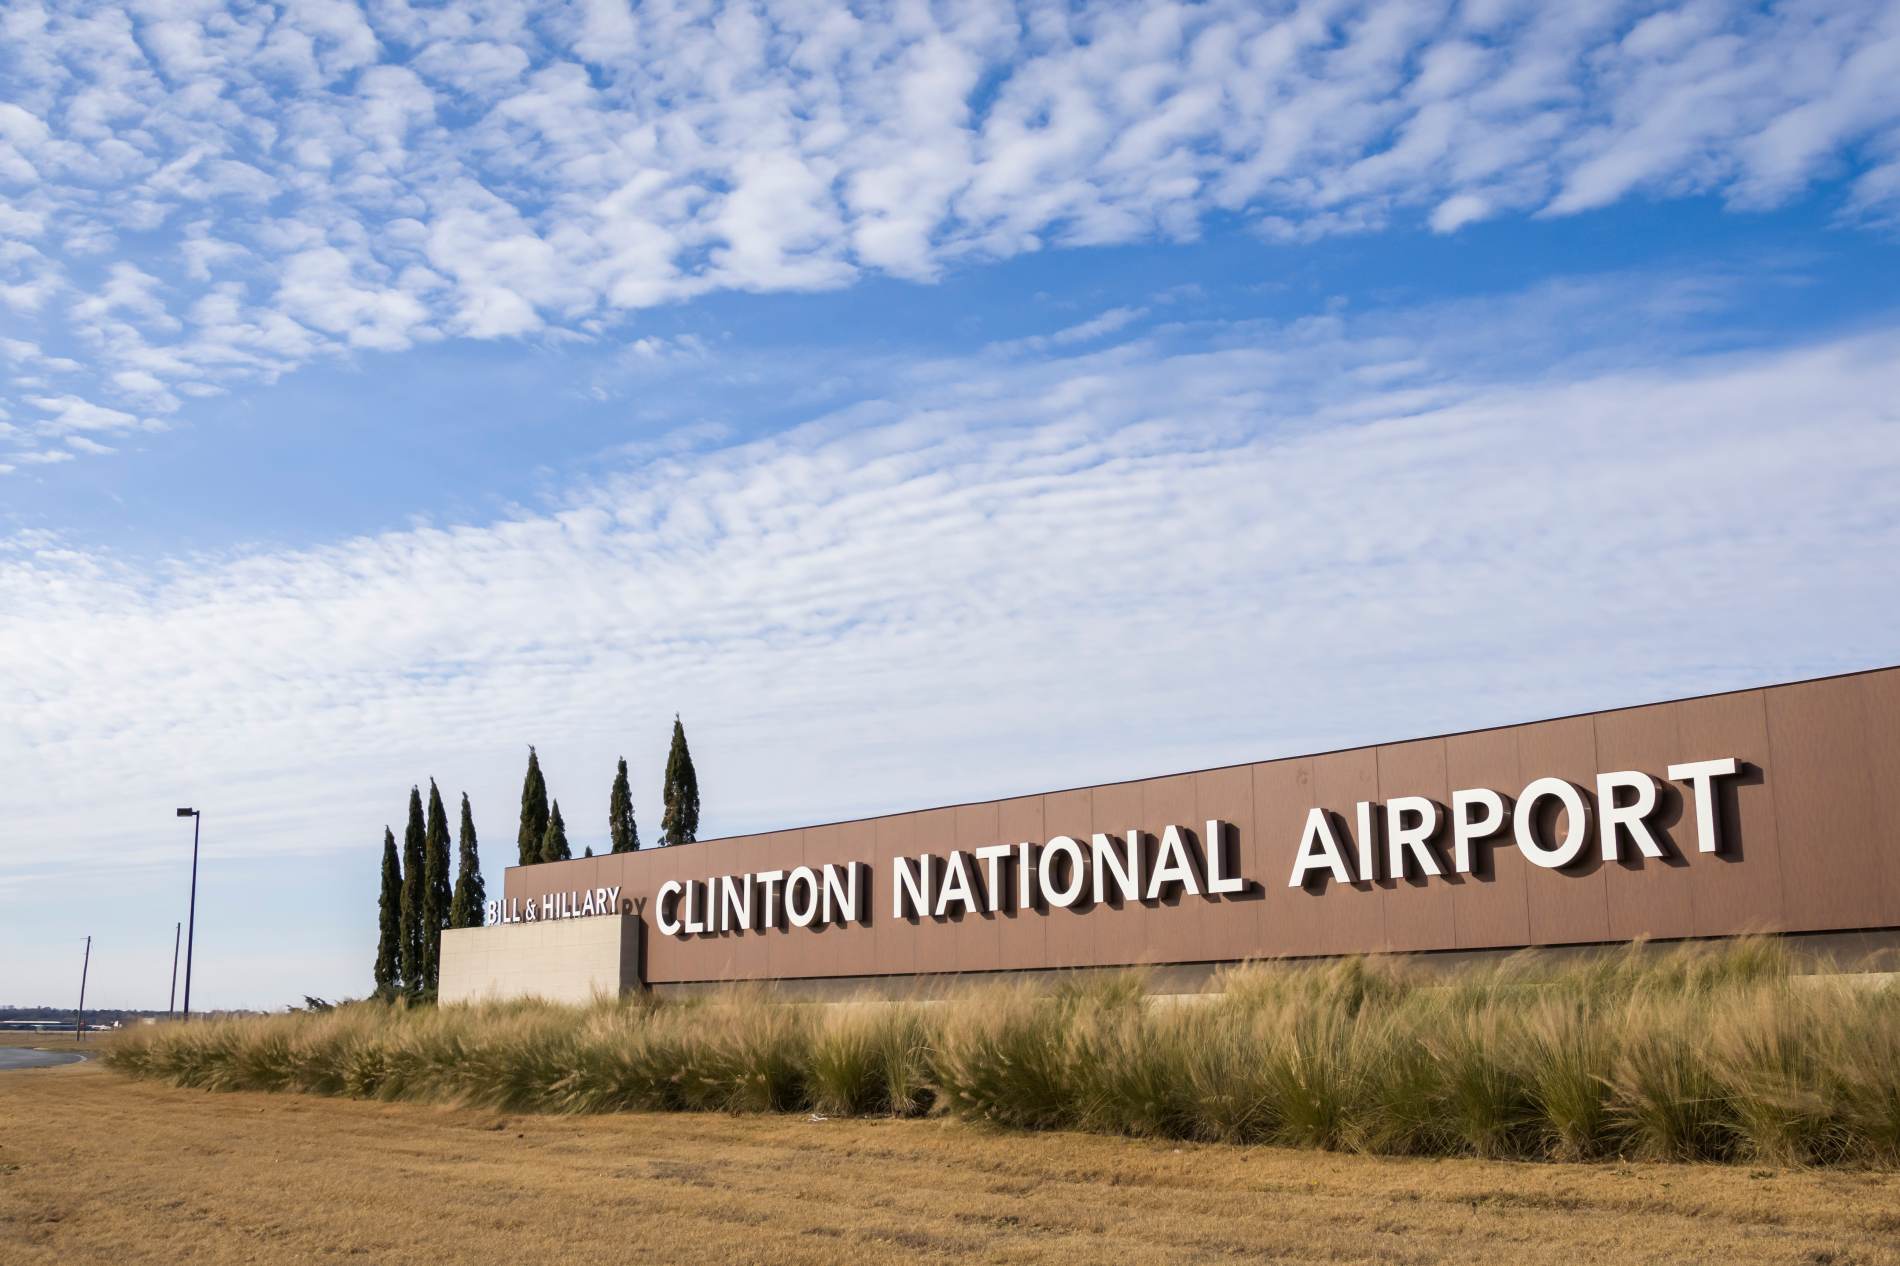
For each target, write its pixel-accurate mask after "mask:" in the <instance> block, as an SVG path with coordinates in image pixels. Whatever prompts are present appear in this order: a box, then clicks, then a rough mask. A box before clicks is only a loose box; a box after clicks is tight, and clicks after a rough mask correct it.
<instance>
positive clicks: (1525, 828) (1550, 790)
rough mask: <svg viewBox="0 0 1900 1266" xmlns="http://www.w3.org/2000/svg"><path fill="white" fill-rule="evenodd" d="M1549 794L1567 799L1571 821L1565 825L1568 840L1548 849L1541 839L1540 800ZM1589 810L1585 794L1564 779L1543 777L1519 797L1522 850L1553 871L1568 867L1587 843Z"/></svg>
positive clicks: (1518, 817) (1518, 831)
mask: <svg viewBox="0 0 1900 1266" xmlns="http://www.w3.org/2000/svg"><path fill="white" fill-rule="evenodd" d="M1546 797H1555V798H1556V799H1558V800H1561V801H1563V805H1564V812H1565V813H1566V815H1567V816H1568V823H1567V824H1566V826H1565V827H1564V842H1563V843H1562V844H1559V845H1558V846H1557V847H1556V848H1545V847H1544V846H1543V845H1542V844H1541V843H1539V842H1538V839H1537V802H1538V801H1539V800H1542V799H1545V798H1546ZM1587 817H1588V812H1587V811H1586V810H1585V808H1584V804H1583V793H1582V792H1580V791H1578V790H1577V789H1576V788H1575V787H1573V786H1571V785H1570V784H1569V783H1568V782H1566V781H1564V780H1563V779H1562V778H1539V779H1537V780H1536V781H1535V782H1533V783H1531V784H1530V786H1528V787H1526V788H1524V794H1523V795H1521V796H1519V797H1518V798H1517V822H1516V827H1517V847H1518V851H1519V852H1521V853H1523V854H1524V856H1526V857H1528V858H1530V859H1531V861H1532V862H1534V863H1536V864H1537V865H1539V866H1543V867H1545V868H1546V869H1549V870H1556V869H1557V868H1558V867H1560V866H1568V865H1569V864H1570V863H1571V862H1574V861H1576V860H1577V857H1578V855H1579V854H1581V853H1582V852H1583V846H1584V844H1585V843H1586V842H1587V837H1586V836H1585V834H1584V826H1585V819H1586V818H1587Z"/></svg>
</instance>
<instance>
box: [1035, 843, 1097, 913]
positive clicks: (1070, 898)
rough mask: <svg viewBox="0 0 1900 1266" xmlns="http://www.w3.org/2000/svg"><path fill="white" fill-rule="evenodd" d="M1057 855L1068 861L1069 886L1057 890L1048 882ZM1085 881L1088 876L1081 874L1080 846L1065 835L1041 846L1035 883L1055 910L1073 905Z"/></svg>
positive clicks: (1053, 869)
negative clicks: (1039, 886)
mask: <svg viewBox="0 0 1900 1266" xmlns="http://www.w3.org/2000/svg"><path fill="white" fill-rule="evenodd" d="M1058 854H1060V855H1061V856H1063V857H1066V858H1068V859H1069V886H1068V887H1067V888H1063V889H1057V888H1056V886H1055V885H1054V884H1053V883H1051V882H1050V877H1051V875H1052V874H1053V873H1054V871H1055V866H1054V864H1053V863H1054V861H1055V858H1056V856H1057V855H1058ZM1087 881H1088V876H1087V875H1086V874H1084V873H1083V868H1082V846H1081V845H1080V844H1077V843H1076V842H1075V841H1074V840H1072V839H1070V838H1069V837H1068V836H1066V835H1058V836H1056V837H1055V838H1054V839H1053V840H1050V841H1049V842H1048V843H1047V844H1045V845H1043V847H1042V856H1041V857H1040V858H1038V859H1037V863H1036V882H1037V883H1038V884H1040V885H1041V886H1042V899H1043V900H1044V901H1047V902H1048V903H1049V904H1050V905H1051V906H1054V907H1056V908H1057V909H1063V910H1066V909H1067V908H1068V907H1070V906H1072V905H1074V904H1075V899H1076V898H1077V897H1079V896H1081V895H1082V885H1083V884H1084V883H1086V882H1087Z"/></svg>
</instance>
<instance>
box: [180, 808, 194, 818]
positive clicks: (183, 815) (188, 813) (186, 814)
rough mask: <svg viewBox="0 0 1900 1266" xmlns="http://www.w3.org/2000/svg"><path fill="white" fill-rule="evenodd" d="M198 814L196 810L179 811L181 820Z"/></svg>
mask: <svg viewBox="0 0 1900 1266" xmlns="http://www.w3.org/2000/svg"><path fill="white" fill-rule="evenodd" d="M196 812H198V811H197V810H196V809H180V810H179V811H178V816H179V817H181V818H188V817H190V816H191V815H192V814H194V813H196Z"/></svg>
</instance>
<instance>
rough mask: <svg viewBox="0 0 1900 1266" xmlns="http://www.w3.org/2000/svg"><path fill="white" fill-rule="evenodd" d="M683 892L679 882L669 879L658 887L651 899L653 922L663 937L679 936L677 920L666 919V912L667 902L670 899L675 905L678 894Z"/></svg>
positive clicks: (677, 901)
mask: <svg viewBox="0 0 1900 1266" xmlns="http://www.w3.org/2000/svg"><path fill="white" fill-rule="evenodd" d="M684 891H685V889H683V888H681V887H680V883H679V880H677V879H669V880H667V881H666V882H665V883H663V884H661V885H660V891H659V893H658V894H657V895H655V897H654V898H653V921H654V922H655V923H657V924H659V927H660V932H661V933H662V934H663V935H665V936H678V935H679V934H680V924H679V920H678V919H675V918H670V917H668V915H667V913H666V910H667V901H668V900H669V899H671V900H672V902H673V903H674V904H675V905H677V904H678V903H679V899H680V894H681V893H682V892H684Z"/></svg>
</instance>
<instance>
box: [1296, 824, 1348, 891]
mask: <svg viewBox="0 0 1900 1266" xmlns="http://www.w3.org/2000/svg"><path fill="white" fill-rule="evenodd" d="M1322 867H1323V868H1325V869H1326V870H1327V871H1328V872H1329V873H1330V874H1331V875H1332V877H1333V882H1334V883H1339V884H1349V883H1351V882H1352V872H1351V871H1350V870H1348V869H1346V856H1345V854H1343V853H1341V852H1340V851H1339V841H1338V840H1336V839H1334V838H1333V821H1332V818H1331V817H1329V816H1328V815H1327V813H1326V810H1324V809H1318V808H1315V809H1309V810H1307V813H1306V830H1305V831H1304V832H1302V833H1301V835H1300V855H1299V856H1298V857H1296V858H1294V859H1293V878H1291V879H1289V880H1287V883H1286V886H1287V887H1289V888H1299V887H1302V886H1303V885H1304V884H1305V883H1306V872H1307V871H1309V870H1319V869H1321V868H1322Z"/></svg>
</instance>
